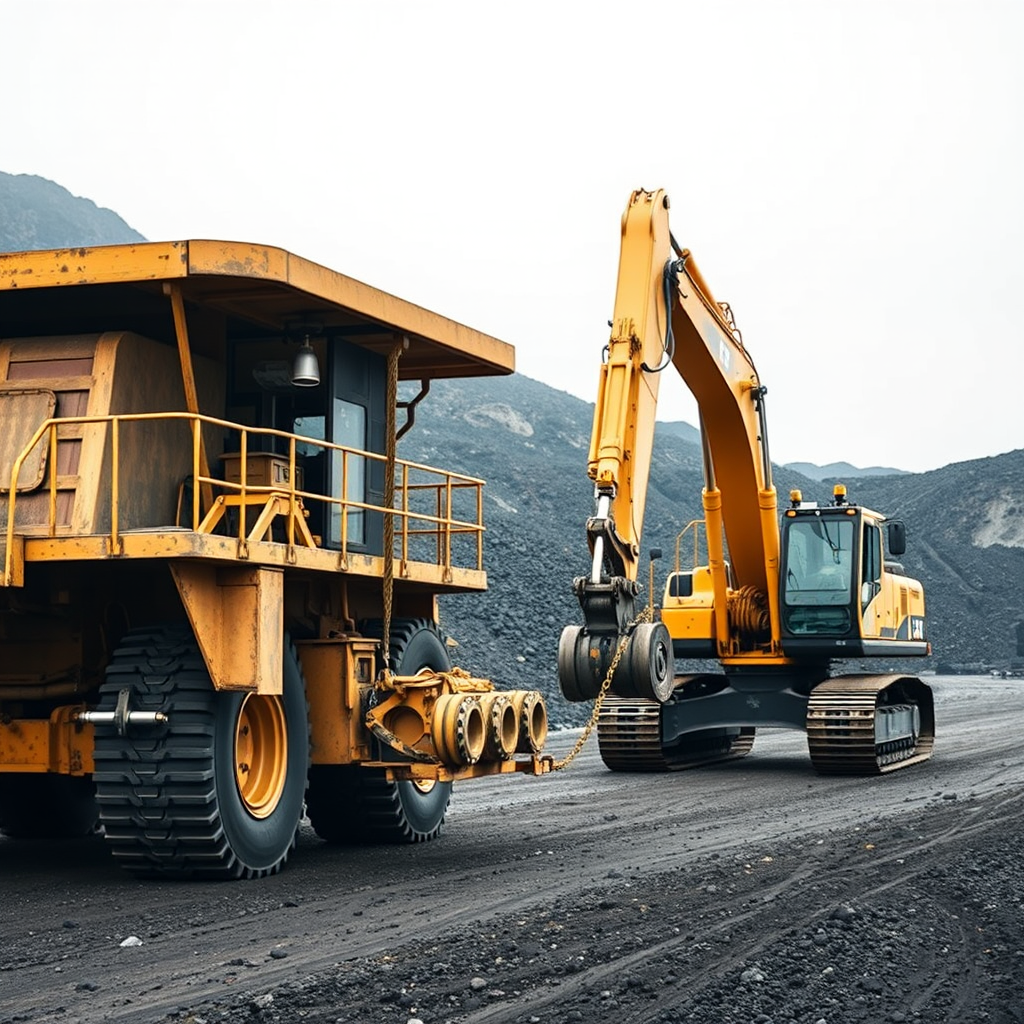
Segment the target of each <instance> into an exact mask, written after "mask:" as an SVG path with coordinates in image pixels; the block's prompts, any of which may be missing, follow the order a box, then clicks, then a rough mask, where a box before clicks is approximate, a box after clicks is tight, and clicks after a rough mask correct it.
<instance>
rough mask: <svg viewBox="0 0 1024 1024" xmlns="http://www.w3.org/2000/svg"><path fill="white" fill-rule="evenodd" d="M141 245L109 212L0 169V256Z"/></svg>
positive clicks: (46, 182) (37, 180)
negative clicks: (24, 251)
mask: <svg viewBox="0 0 1024 1024" xmlns="http://www.w3.org/2000/svg"><path fill="white" fill-rule="evenodd" d="M142 241H145V239H144V238H143V237H142V235H140V234H139V233H138V232H137V231H134V230H132V228H130V227H129V226H128V225H127V224H126V223H125V222H124V221H123V220H122V219H121V218H120V217H119V216H118V215H117V214H116V213H114V211H113V210H107V209H104V208H103V207H100V206H97V205H96V204H95V203H94V202H92V201H91V200H89V199H82V198H80V197H79V196H73V195H72V194H71V193H70V192H69V191H68V190H67V189H66V188H62V187H61V186H60V185H58V184H57V183H56V182H53V181H49V180H47V179H46V178H39V177H36V176H35V175H34V174H5V173H4V172H3V171H0V252H21V251H23V250H26V249H64V248H68V247H71V246H76V245H113V244H116V243H118V242H142Z"/></svg>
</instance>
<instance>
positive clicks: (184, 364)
mask: <svg viewBox="0 0 1024 1024" xmlns="http://www.w3.org/2000/svg"><path fill="white" fill-rule="evenodd" d="M164 294H165V295H167V296H169V297H170V300H171V312H172V314H173V316H174V336H175V340H176V341H177V342H178V360H179V361H180V363H181V382H182V386H183V387H184V389H185V408H186V409H187V410H188V411H189V412H191V413H194V414H196V415H198V414H199V413H200V412H201V410H200V408H199V392H198V391H197V390H196V374H195V369H194V368H193V366H192V349H191V346H190V345H189V340H188V323H187V321H186V319H185V300H184V299H183V298H182V294H181V283H180V282H179V281H167V282H165V284H164ZM198 455H199V472H198V473H197V474H196V479H197V480H198V479H199V478H200V477H208V476H209V475H210V462H209V459H208V458H207V456H206V444H205V442H204V440H203V435H202V434H201V433H200V434H199V452H198ZM199 491H200V493H201V494H202V498H203V505H204V507H206V508H209V507H210V503H211V502H212V501H213V488H212V487H211V486H210V484H209V483H206V482H204V483H203V484H202V485H201V486H200V488H199Z"/></svg>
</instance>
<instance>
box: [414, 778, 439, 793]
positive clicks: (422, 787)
mask: <svg viewBox="0 0 1024 1024" xmlns="http://www.w3.org/2000/svg"><path fill="white" fill-rule="evenodd" d="M412 784H413V785H414V786H415V787H416V788H417V789H418V790H419V791H420V792H421V793H429V792H430V791H431V790H432V789H433V788H434V787H435V786H436V785H437V780H436V779H413V780H412Z"/></svg>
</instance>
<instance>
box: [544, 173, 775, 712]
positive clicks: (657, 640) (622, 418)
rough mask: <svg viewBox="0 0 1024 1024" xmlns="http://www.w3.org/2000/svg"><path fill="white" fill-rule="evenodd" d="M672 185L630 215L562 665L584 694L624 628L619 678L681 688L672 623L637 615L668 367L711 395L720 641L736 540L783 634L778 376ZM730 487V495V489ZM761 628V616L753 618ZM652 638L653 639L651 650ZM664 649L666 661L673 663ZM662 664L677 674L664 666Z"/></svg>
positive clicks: (751, 580) (724, 636)
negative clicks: (775, 461) (683, 234)
mask: <svg viewBox="0 0 1024 1024" xmlns="http://www.w3.org/2000/svg"><path fill="white" fill-rule="evenodd" d="M668 210H669V200H668V196H667V195H666V194H665V193H664V192H663V191H662V190H657V191H655V192H647V191H644V190H637V191H635V192H634V193H633V194H632V195H631V196H630V200H629V204H628V205H627V207H626V210H625V213H624V214H623V217H622V240H621V247H620V257H619V269H618V279H617V284H616V293H615V308H614V314H613V318H612V321H611V335H610V337H609V340H608V345H607V348H606V349H605V356H604V359H603V361H602V365H601V374H600V381H599V385H598V395H597V402H596V405H595V410H594V423H593V430H592V434H591V443H590V454H589V459H588V473H589V476H590V478H591V479H592V480H593V481H594V498H595V514H594V515H593V516H592V517H591V518H590V519H589V520H588V523H587V536H588V543H589V546H590V551H591V569H590V574H589V576H582V577H579V578H577V579H576V580H575V582H574V589H575V591H576V595H577V597H578V599H579V601H580V605H581V607H582V609H583V614H584V619H585V625H584V626H583V627H582V628H580V627H573V626H569V627H567V628H566V630H565V631H563V634H562V639H561V643H560V648H559V678H560V681H561V684H562V690H563V693H565V695H566V697H567V698H568V699H570V700H587V699H591V698H593V697H594V696H596V695H597V692H599V690H600V687H601V684H602V682H603V681H604V677H605V675H606V674H607V671H608V668H609V667H610V664H611V660H612V658H613V657H614V654H615V652H616V651H617V650H618V648H619V646H620V643H621V641H622V639H623V638H625V637H629V639H628V641H627V646H626V648H625V650H624V652H623V653H622V655H621V657H622V662H623V663H624V667H623V668H620V669H619V670H617V672H616V676H615V680H614V681H613V684H612V685H613V688H614V690H615V692H617V693H619V694H620V695H624V696H632V695H638V696H644V697H651V698H654V699H657V700H665V699H667V697H668V695H669V693H670V692H671V686H672V678H671V676H672V653H671V652H672V645H671V639H670V638H669V637H668V631H667V630H666V629H665V627H664V626H663V625H662V624H661V623H656V624H645V626H647V625H649V628H642V627H639V626H637V625H636V620H637V617H638V608H637V598H638V594H639V585H638V583H637V575H638V569H639V557H640V536H641V531H642V529H643V518H644V507H645V503H646V494H647V483H648V477H649V474H650V467H651V455H652V451H653V446H654V425H655V413H656V410H657V402H658V388H659V382H660V375H661V373H662V372H664V371H665V370H667V369H668V367H669V366H672V367H674V368H675V370H676V371H677V372H678V373H679V375H680V376H681V377H682V378H683V380H684V381H685V383H686V384H687V386H688V387H689V389H690V390H691V392H692V393H693V394H694V396H695V397H696V399H697V402H698V405H699V408H700V413H701V429H702V439H703V452H704V475H705V486H704V510H705V521H706V524H707V535H708V555H709V567H710V570H711V576H712V581H713V587H714V595H715V600H714V604H715V607H716V609H719V610H720V611H719V613H718V614H717V615H716V616H715V629H716V640H717V644H718V648H719V651H720V653H723V654H724V653H727V651H728V648H729V646H730V644H731V643H732V642H733V640H732V636H733V633H732V632H731V629H730V623H729V617H728V614H727V612H726V609H727V608H728V607H729V601H730V596H731V595H730V591H729V576H728V566H727V563H726V550H725V542H724V540H723V537H727V538H728V552H729V561H730V562H731V564H732V574H733V581H734V582H735V583H736V590H737V592H738V593H739V594H741V595H742V598H741V600H742V602H743V608H744V611H743V617H744V621H745V622H746V623H747V626H748V627H749V625H750V622H751V620H752V622H753V629H754V632H756V633H760V634H762V636H761V637H760V639H761V640H762V641H763V642H764V643H765V644H766V645H768V646H770V647H777V645H778V626H777V622H778V596H777V595H778V585H777V584H778V564H779V529H778V522H777V518H776V509H777V502H776V496H775V489H774V487H773V486H772V482H771V463H770V460H769V456H768V444H767V437H766V430H765V418H764V396H765V389H764V388H763V387H762V386H761V384H760V381H759V379H758V376H757V372H756V370H755V368H754V364H753V362H752V360H751V359H750V357H749V355H748V354H747V352H746V350H745V349H744V347H743V343H742V338H741V336H740V334H739V332H738V330H736V328H735V325H734V324H733V322H732V320H731V315H730V313H729V310H728V307H727V306H721V305H719V304H718V303H717V302H716V301H715V299H714V297H713V296H712V295H711V292H710V289H709V288H708V287H707V285H706V283H705V282H704V280H703V278H702V277H701V274H700V271H699V270H698V269H697V266H696V263H695V262H694V260H693V257H692V256H691V255H690V253H689V252H688V251H686V250H683V249H680V248H679V246H678V245H677V244H676V242H675V239H674V238H673V237H672V234H671V231H670V229H669V221H668ZM723 499H726V500H723ZM748 632H749V629H748ZM641 649H642V650H641ZM663 663H664V664H663ZM662 669H664V673H667V676H666V675H664V674H662Z"/></svg>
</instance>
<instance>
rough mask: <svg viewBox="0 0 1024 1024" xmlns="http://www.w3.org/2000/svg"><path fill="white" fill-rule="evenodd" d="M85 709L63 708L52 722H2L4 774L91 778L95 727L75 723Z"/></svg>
mask: <svg viewBox="0 0 1024 1024" xmlns="http://www.w3.org/2000/svg"><path fill="white" fill-rule="evenodd" d="M81 710H82V707H81V706H80V705H77V706H71V705H62V706H60V707H58V708H55V709H54V710H53V712H52V713H51V714H50V717H49V719H30V718H4V719H0V771H4V772H58V773H60V774H62V775H88V774H89V773H90V772H91V771H92V770H93V760H92V749H93V727H92V726H91V725H87V724H86V723H84V722H78V721H76V720H75V716H76V715H77V714H78V712H79V711H81Z"/></svg>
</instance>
